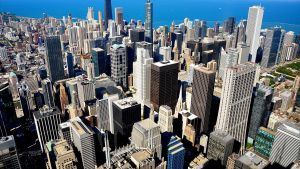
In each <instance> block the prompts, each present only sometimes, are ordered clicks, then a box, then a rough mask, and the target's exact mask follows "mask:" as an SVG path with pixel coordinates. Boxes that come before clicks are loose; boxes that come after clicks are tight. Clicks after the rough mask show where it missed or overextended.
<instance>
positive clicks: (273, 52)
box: [261, 27, 281, 68]
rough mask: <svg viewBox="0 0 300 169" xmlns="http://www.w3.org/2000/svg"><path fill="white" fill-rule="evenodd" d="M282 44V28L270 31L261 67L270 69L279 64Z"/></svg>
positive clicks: (267, 34)
mask: <svg viewBox="0 0 300 169" xmlns="http://www.w3.org/2000/svg"><path fill="white" fill-rule="evenodd" d="M280 42H281V28H279V27H275V28H273V29H268V30H267V33H266V41H265V47H264V51H263V57H262V61H261V66H262V67H265V68H269V67H272V66H274V65H275V64H277V63H279V59H280V58H279V50H280Z"/></svg>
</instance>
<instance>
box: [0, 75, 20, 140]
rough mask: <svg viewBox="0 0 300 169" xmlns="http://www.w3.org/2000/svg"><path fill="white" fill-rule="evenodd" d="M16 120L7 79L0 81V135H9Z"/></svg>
mask: <svg viewBox="0 0 300 169" xmlns="http://www.w3.org/2000/svg"><path fill="white" fill-rule="evenodd" d="M16 120H17V115H16V110H15V107H14V103H13V97H12V93H11V90H10V87H9V83H8V82H7V81H6V82H3V83H1V82H0V121H1V123H0V136H7V135H9V131H10V129H11V128H13V124H15V122H16Z"/></svg>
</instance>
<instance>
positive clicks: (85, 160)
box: [71, 117, 96, 169]
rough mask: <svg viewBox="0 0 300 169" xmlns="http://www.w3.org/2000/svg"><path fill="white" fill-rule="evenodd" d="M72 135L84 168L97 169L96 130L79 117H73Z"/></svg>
mask: <svg viewBox="0 0 300 169" xmlns="http://www.w3.org/2000/svg"><path fill="white" fill-rule="evenodd" d="M71 135H72V141H73V143H74V146H75V147H76V149H77V151H78V152H79V153H80V157H81V161H82V166H83V168H84V169H95V166H96V154H95V143H94V132H93V131H92V130H91V129H90V128H88V127H87V126H86V125H85V124H84V123H83V122H82V121H81V120H80V118H78V117H77V118H75V119H71Z"/></svg>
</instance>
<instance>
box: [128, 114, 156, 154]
mask: <svg viewBox="0 0 300 169" xmlns="http://www.w3.org/2000/svg"><path fill="white" fill-rule="evenodd" d="M131 144H134V145H136V146H137V147H140V148H149V149H150V150H152V151H153V152H154V154H156V156H157V157H158V158H159V159H161V156H162V155H161V154H162V146H161V135H160V127H159V125H158V124H156V123H155V122H153V121H152V120H151V119H149V118H148V119H145V120H143V121H140V122H137V123H135V124H134V125H133V128H132V132H131Z"/></svg>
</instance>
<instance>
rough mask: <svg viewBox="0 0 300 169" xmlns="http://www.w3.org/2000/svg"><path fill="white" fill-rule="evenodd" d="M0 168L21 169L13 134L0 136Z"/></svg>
mask: <svg viewBox="0 0 300 169" xmlns="http://www.w3.org/2000/svg"><path fill="white" fill-rule="evenodd" d="M0 168H3V169H21V165H20V160H19V157H18V153H17V147H16V142H15V139H14V136H13V135H11V136H5V137H0Z"/></svg>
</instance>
